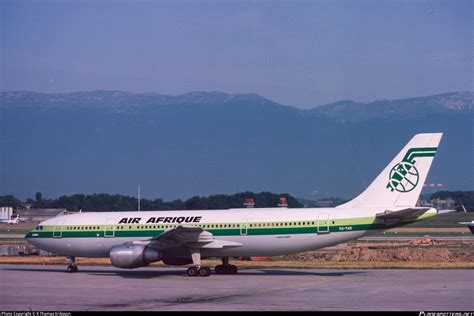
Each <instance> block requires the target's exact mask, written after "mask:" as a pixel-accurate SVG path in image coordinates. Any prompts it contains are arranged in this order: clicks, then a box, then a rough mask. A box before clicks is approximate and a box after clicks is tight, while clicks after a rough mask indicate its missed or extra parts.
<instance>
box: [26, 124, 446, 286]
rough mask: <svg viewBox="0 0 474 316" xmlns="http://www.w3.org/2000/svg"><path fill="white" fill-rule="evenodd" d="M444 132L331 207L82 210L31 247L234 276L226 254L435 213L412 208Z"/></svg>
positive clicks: (319, 239)
mask: <svg viewBox="0 0 474 316" xmlns="http://www.w3.org/2000/svg"><path fill="white" fill-rule="evenodd" d="M441 137H442V133H424V134H417V135H415V136H414V137H413V138H412V139H411V140H410V141H409V142H408V143H407V144H406V146H405V147H404V148H403V149H402V150H401V151H400V152H399V153H398V154H397V155H396V156H395V158H393V160H392V161H391V162H390V163H389V164H388V165H387V166H386V167H385V169H384V170H383V171H382V172H381V173H380V174H379V175H378V176H377V177H376V178H375V180H374V181H373V182H372V183H371V184H370V185H369V186H368V187H367V188H366V189H365V190H364V191H363V192H362V193H361V194H360V195H358V196H357V197H355V198H354V199H353V200H351V201H349V202H347V203H344V204H342V205H339V206H337V207H335V208H292V209H288V208H281V207H280V208H260V209H252V208H241V209H227V210H193V211H188V210H183V211H142V212H136V211H134V212H94V213H92V212H82V213H80V214H78V213H76V214H70V215H63V216H59V217H55V218H52V219H48V220H46V221H44V222H41V223H40V224H39V225H38V226H37V227H36V228H35V229H34V230H32V231H30V232H28V233H27V234H26V236H25V238H26V240H27V241H28V242H29V243H31V244H32V245H34V246H35V247H37V248H41V249H43V250H46V251H49V252H52V253H56V254H58V255H62V256H66V258H67V259H68V260H69V261H70V264H69V265H68V267H67V271H68V272H77V271H78V268H77V265H76V264H75V258H76V257H105V258H110V261H111V263H112V265H113V266H115V267H118V268H124V269H134V268H139V267H145V266H148V265H149V264H150V263H152V262H157V261H162V262H163V263H165V264H166V265H188V264H191V266H190V267H189V268H188V269H187V275H188V276H202V277H206V276H209V275H210V273H211V269H210V268H209V267H207V266H203V265H201V259H205V258H210V257H220V258H221V260H222V264H220V265H217V266H216V267H215V268H214V272H215V273H216V274H235V273H237V267H236V266H235V265H232V264H229V258H230V257H251V256H279V255H287V254H292V253H298V252H305V251H310V250H316V249H320V248H324V247H328V246H333V245H336V244H339V243H346V242H348V241H350V240H354V239H358V238H361V237H363V236H366V235H370V234H374V233H377V232H380V231H382V230H386V229H390V228H393V227H398V226H403V225H406V224H409V223H413V222H415V221H418V220H424V219H427V218H431V217H433V216H436V215H438V211H437V210H436V209H435V208H431V207H416V206H415V205H416V202H417V200H418V197H419V195H420V193H421V190H422V188H423V184H424V182H425V180H426V177H427V174H428V171H429V169H430V167H431V163H432V161H433V159H434V156H435V154H436V150H437V148H438V144H439V142H440V140H441Z"/></svg>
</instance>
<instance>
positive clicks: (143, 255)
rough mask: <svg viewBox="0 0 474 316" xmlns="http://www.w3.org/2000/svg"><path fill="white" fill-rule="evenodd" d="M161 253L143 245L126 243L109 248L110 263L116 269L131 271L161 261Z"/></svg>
mask: <svg viewBox="0 0 474 316" xmlns="http://www.w3.org/2000/svg"><path fill="white" fill-rule="evenodd" d="M161 258H162V255H161V252H160V251H158V250H156V249H153V248H150V247H148V246H147V245H143V244H136V243H133V242H127V243H124V244H120V245H116V246H113V247H112V248H110V261H112V264H113V265H114V266H115V267H117V268H124V269H133V268H139V267H144V266H147V265H149V264H150V263H152V262H155V261H159V260H161Z"/></svg>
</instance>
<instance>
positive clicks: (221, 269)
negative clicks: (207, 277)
mask: <svg viewBox="0 0 474 316" xmlns="http://www.w3.org/2000/svg"><path fill="white" fill-rule="evenodd" d="M214 272H215V273H216V274H224V272H225V269H224V266H223V265H222V264H220V265H218V266H216V267H215V268H214Z"/></svg>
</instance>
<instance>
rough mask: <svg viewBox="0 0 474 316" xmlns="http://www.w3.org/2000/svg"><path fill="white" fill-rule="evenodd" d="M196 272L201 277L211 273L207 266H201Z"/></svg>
mask: <svg viewBox="0 0 474 316" xmlns="http://www.w3.org/2000/svg"><path fill="white" fill-rule="evenodd" d="M198 274H199V276H201V277H208V276H209V275H210V274H211V269H209V268H208V267H201V268H200V269H199V270H198Z"/></svg>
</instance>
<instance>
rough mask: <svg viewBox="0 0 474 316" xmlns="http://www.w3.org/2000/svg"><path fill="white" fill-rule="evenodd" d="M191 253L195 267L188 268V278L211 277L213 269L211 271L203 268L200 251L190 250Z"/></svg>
mask: <svg viewBox="0 0 474 316" xmlns="http://www.w3.org/2000/svg"><path fill="white" fill-rule="evenodd" d="M190 251H191V258H192V259H193V266H192V267H190V268H188V271H187V274H188V276H201V277H208V276H209V275H211V269H209V267H206V266H201V251H200V250H199V249H190Z"/></svg>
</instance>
